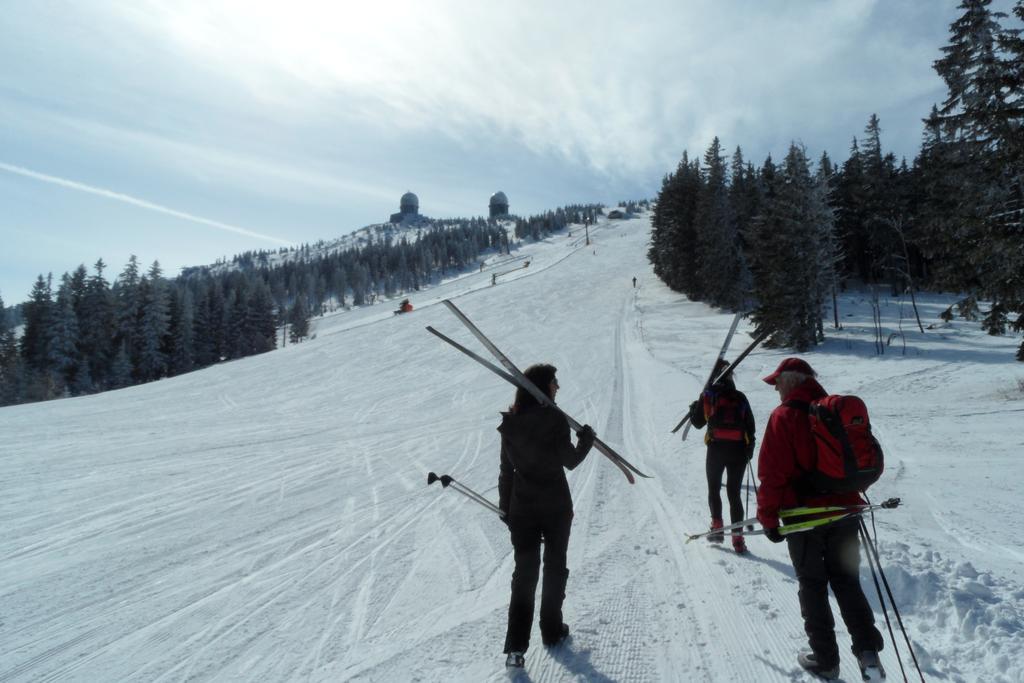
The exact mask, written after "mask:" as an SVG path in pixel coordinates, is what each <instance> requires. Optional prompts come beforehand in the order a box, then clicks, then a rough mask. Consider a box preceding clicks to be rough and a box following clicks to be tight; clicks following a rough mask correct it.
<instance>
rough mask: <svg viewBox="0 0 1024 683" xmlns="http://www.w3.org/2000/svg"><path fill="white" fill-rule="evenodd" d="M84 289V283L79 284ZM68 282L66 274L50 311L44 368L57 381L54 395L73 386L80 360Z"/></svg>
mask: <svg viewBox="0 0 1024 683" xmlns="http://www.w3.org/2000/svg"><path fill="white" fill-rule="evenodd" d="M83 285H84V283H83ZM72 288H73V284H72V278H71V276H70V275H68V274H67V273H64V276H63V277H62V278H61V283H60V286H59V287H58V288H57V299H56V301H55V304H54V307H53V318H52V323H51V325H52V328H51V329H52V334H51V336H50V345H49V348H48V349H47V354H48V355H49V363H48V365H49V366H50V367H51V368H52V369H53V371H54V373H55V378H59V379H60V381H59V382H58V388H57V391H58V392H60V393H63V389H64V387H68V386H71V385H72V384H74V382H75V376H76V374H77V373H78V369H79V365H80V363H81V357H80V355H79V351H78V338H79V333H78V316H77V315H76V314H75V307H74V301H73V300H74V294H73V291H72Z"/></svg>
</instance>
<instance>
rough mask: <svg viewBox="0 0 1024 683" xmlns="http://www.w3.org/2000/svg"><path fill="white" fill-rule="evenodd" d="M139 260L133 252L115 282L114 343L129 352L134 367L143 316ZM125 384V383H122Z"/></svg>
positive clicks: (136, 362)
mask: <svg viewBox="0 0 1024 683" xmlns="http://www.w3.org/2000/svg"><path fill="white" fill-rule="evenodd" d="M140 284H141V280H140V278H139V261H138V259H137V258H136V257H135V254H132V255H131V256H130V257H129V258H128V263H127V264H126V265H125V267H124V270H122V271H121V274H120V275H119V276H118V278H117V281H116V282H115V283H114V288H113V295H114V300H115V315H116V317H117V334H116V335H115V337H114V345H115V346H118V347H122V349H123V350H124V351H125V352H126V353H127V354H128V360H129V363H131V366H132V368H136V367H138V364H139V363H138V353H137V351H136V349H137V348H138V345H139V343H138V340H137V339H136V337H137V333H138V327H139V318H140V316H141V307H142V301H141V297H140V292H139V286H140ZM122 386H123V385H122Z"/></svg>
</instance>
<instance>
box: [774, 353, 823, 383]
mask: <svg viewBox="0 0 1024 683" xmlns="http://www.w3.org/2000/svg"><path fill="white" fill-rule="evenodd" d="M784 372H802V373H803V374H805V375H811V376H812V377H813V376H814V374H815V373H814V370H813V369H812V368H811V366H810V365H808V364H807V361H805V360H804V359H803V358H787V359H785V360H784V361H782V362H781V363H779V367H777V368H775V372H773V373H772V374H770V375H768V376H767V377H765V378H764V381H765V382H767V383H768V384H775V380H777V379H778V378H779V375H781V374H782V373H784Z"/></svg>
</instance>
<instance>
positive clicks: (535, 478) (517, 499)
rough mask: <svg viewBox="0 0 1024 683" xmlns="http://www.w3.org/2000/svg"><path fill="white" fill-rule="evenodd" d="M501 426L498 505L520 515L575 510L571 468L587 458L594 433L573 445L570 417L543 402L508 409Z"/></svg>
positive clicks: (503, 415) (507, 513)
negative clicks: (568, 472)
mask: <svg viewBox="0 0 1024 683" xmlns="http://www.w3.org/2000/svg"><path fill="white" fill-rule="evenodd" d="M498 431H499V432H501V471H500V474H499V475H498V507H499V508H500V509H501V511H502V512H503V513H504V514H505V515H506V518H507V517H508V515H516V514H546V513H558V512H572V496H571V495H570V493H569V482H568V481H566V479H565V470H566V469H570V470H571V469H574V468H575V467H576V466H577V465H579V464H580V463H581V462H583V459H584V458H585V457H587V453H588V452H589V451H590V447H591V446H592V445H593V439H592V437H591V438H589V439H585V438H583V437H582V436H581V438H580V439H579V444H578V445H577V446H573V445H572V441H571V440H570V439H569V433H570V432H569V423H568V422H567V421H566V419H565V416H564V415H562V414H561V413H560V412H559V411H558V410H556V409H555V408H551V407H547V406H540V405H535V406H530V407H528V408H525V409H522V410H520V411H518V412H516V413H512V412H508V413H502V421H501V424H500V425H499V426H498ZM581 434H582V432H581ZM590 434H593V432H592V431H591V432H590Z"/></svg>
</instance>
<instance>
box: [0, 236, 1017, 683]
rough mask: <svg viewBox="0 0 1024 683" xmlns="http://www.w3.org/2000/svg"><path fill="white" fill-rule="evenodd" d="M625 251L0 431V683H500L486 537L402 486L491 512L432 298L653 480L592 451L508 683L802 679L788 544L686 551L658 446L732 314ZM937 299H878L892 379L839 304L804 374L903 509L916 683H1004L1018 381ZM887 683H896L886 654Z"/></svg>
mask: <svg viewBox="0 0 1024 683" xmlns="http://www.w3.org/2000/svg"><path fill="white" fill-rule="evenodd" d="M648 232H649V224H648V220H647V218H645V217H642V218H639V219H634V220H629V221H604V220H602V221H601V222H600V223H599V224H598V225H597V226H596V227H595V228H594V229H592V231H591V234H592V236H593V238H594V240H595V244H594V245H593V246H592V247H586V246H583V245H580V244H579V243H578V241H577V239H575V238H572V239H570V238H567V237H565V236H564V235H562V236H557V237H553V238H550V239H549V240H547V241H546V242H543V243H540V244H536V245H524V246H523V248H522V250H521V253H522V254H526V255H528V256H529V260H530V262H531V263H530V265H529V267H526V268H522V269H521V270H519V271H517V272H515V273H511V274H509V275H507V276H504V277H503V278H502V279H501V281H500V282H499V283H498V284H497V285H496V286H492V285H491V272H489V271H488V272H482V273H470V274H467V275H465V276H463V277H461V278H459V279H456V280H453V281H451V282H448V283H446V284H444V285H442V286H440V287H436V288H433V289H430V290H426V291H423V292H421V293H418V294H417V295H415V296H413V297H412V302H413V304H415V306H416V310H415V311H414V312H413V313H412V314H407V315H402V316H393V315H392V314H391V310H390V309H391V308H392V307H390V306H376V307H367V308H363V309H358V310H354V311H352V312H348V313H339V314H337V315H335V316H333V317H328V318H323V319H318V321H317V323H316V325H317V326H316V328H315V332H316V335H317V336H316V339H314V340H312V341H309V342H305V343H302V344H299V345H295V346H291V345H290V346H288V347H287V348H286V349H283V350H280V351H276V352H273V353H268V354H264V355H261V356H256V357H252V358H247V359H244V360H241V361H236V362H232V363H226V364H222V365H219V366H215V367H212V368H209V369H206V370H203V371H201V372H196V373H192V374H189V375H184V376H181V377H177V378H174V379H169V380H164V381H160V382H156V383H152V384H147V385H142V386H138V387H133V388H130V389H124V390H120V391H113V392H109V393H105V394H101V395H97V396H89V397H82V398H75V399H68V400H61V401H52V402H49V403H43V404H35V405H23V406H15V407H8V408H3V409H0V435H2V438H0V442H2V443H3V448H2V450H0V521H2V529H3V533H2V534H0V605H2V608H0V680H2V681H50V680H65V681H67V680H71V681H183V680H237V681H293V680H294V681H340V680H358V681H388V682H390V681H411V680H419V681H453V680H455V681H486V680H499V681H500V680H506V679H505V676H506V674H505V672H504V666H503V661H504V658H503V656H502V655H501V649H502V642H503V638H504V629H505V611H506V608H507V604H508V603H507V601H508V590H509V581H510V578H511V573H512V556H511V552H510V551H511V546H510V544H509V540H508V533H507V531H506V529H505V527H504V526H503V525H502V524H501V523H500V522H499V521H498V519H497V518H496V517H494V516H492V515H490V514H489V513H488V512H487V511H485V510H484V509H483V508H482V507H479V506H477V505H474V504H473V503H472V502H470V501H468V500H467V499H465V498H463V497H461V496H459V495H458V494H457V493H455V492H454V491H451V490H442V489H441V488H440V487H438V486H437V485H435V486H431V487H428V486H427V485H426V475H427V472H429V471H434V472H437V473H447V474H451V475H453V476H455V477H456V478H457V479H458V480H459V481H461V482H462V483H463V484H465V485H467V486H471V487H473V488H475V489H477V490H478V491H481V492H482V493H484V494H485V495H486V496H488V497H489V498H491V499H492V500H496V499H497V492H496V483H497V472H498V438H497V437H498V434H497V432H496V431H495V427H496V426H497V423H498V411H499V410H502V409H504V408H505V407H506V406H507V405H508V404H509V403H510V402H511V400H512V396H513V388H512V387H510V386H508V385H506V384H505V383H503V382H502V381H501V380H499V379H498V378H496V377H495V376H494V375H491V374H490V373H488V372H487V371H486V370H484V369H483V368H481V367H480V366H478V365H476V364H475V363H473V362H472V361H470V360H469V359H467V358H465V357H464V356H462V355H461V354H459V353H458V352H457V351H455V350H453V349H451V348H449V347H447V346H446V345H444V344H443V343H442V342H441V341H439V340H438V339H436V338H435V337H433V336H432V335H430V334H428V333H427V332H426V331H425V330H424V328H425V326H427V325H431V326H433V327H435V328H437V329H438V330H440V331H441V332H444V333H446V334H448V335H450V336H452V337H454V338H455V339H457V340H459V341H460V342H462V343H464V344H465V345H467V346H469V347H470V348H472V349H474V350H481V352H483V351H482V349H481V348H480V346H479V344H477V343H476V340H475V339H473V338H472V337H471V336H470V335H469V334H468V333H467V332H466V331H465V330H464V329H463V328H462V326H461V325H460V324H459V322H458V321H457V320H456V319H455V318H454V317H453V316H452V315H451V314H450V313H449V312H448V311H447V310H446V309H445V307H444V306H441V305H437V303H438V302H439V301H440V299H442V298H445V297H451V298H453V299H455V300H456V302H457V303H458V305H459V306H460V307H461V308H462V310H463V311H465V312H466V313H467V314H468V315H469V316H470V317H471V318H472V319H473V320H474V321H475V322H476V323H477V324H478V325H479V326H480V328H481V329H482V330H483V331H484V332H485V333H487V334H489V335H490V336H491V338H492V339H494V341H495V342H496V343H497V344H498V345H499V346H500V347H502V349H504V350H505V351H506V352H507V353H508V354H509V356H510V357H511V358H512V359H513V360H514V361H516V362H517V363H518V364H519V365H520V366H521V367H522V366H526V365H528V364H530V363H532V362H536V361H548V362H551V363H553V364H554V365H556V366H557V367H558V368H559V380H560V383H561V390H560V392H559V396H558V399H559V403H560V405H562V406H563V408H565V409H566V410H567V411H568V412H569V413H570V414H572V415H574V416H575V417H576V418H577V419H579V420H580V421H581V422H587V423H589V424H591V425H593V426H594V427H595V429H596V430H597V433H598V435H599V436H600V437H601V438H602V439H604V440H605V441H606V442H608V443H609V444H610V445H612V446H613V447H615V448H617V449H618V450H619V451H620V452H621V453H622V454H623V455H625V456H626V457H627V458H628V459H630V460H631V461H633V462H634V463H635V464H636V465H637V466H638V467H640V468H641V469H643V470H644V471H646V472H648V473H649V474H652V475H653V476H654V478H653V479H645V480H639V481H638V482H637V483H636V485H634V486H630V485H629V484H628V483H627V482H626V480H625V479H624V478H623V476H622V475H621V473H620V472H619V471H618V470H617V469H616V468H614V467H613V466H612V465H611V464H610V463H609V462H608V461H607V460H606V459H604V458H603V457H602V456H601V455H600V454H598V453H597V452H596V451H595V452H592V454H591V455H590V456H589V457H588V458H587V460H586V461H585V462H584V463H583V464H582V465H581V466H580V467H579V468H578V469H577V470H575V471H574V472H572V473H570V475H569V480H570V484H571V486H572V489H573V496H574V499H575V503H576V518H575V521H574V525H573V532H572V539H571V541H570V545H569V567H570V570H571V572H572V573H571V576H570V578H569V586H568V591H567V593H568V598H567V600H566V604H565V615H566V620H567V621H568V623H569V624H570V625H571V627H572V629H573V635H572V638H571V641H570V642H569V643H568V644H566V645H564V646H562V647H559V648H556V649H553V650H550V651H548V650H545V649H544V648H543V647H540V646H539V635H538V634H537V633H536V631H535V632H534V637H533V642H534V643H535V645H534V646H533V647H532V648H531V650H530V651H529V652H528V653H527V668H526V673H525V675H524V676H522V677H521V678H520V680H533V681H566V680H578V681H637V682H639V681H742V682H750V681H758V682H770V681H809V680H811V679H810V677H809V676H807V675H806V674H804V673H802V672H801V671H800V670H799V669H798V667H797V666H796V662H795V657H796V653H797V651H798V650H799V649H801V648H802V647H804V644H805V641H804V635H803V626H802V621H801V619H800V614H799V607H798V604H797V596H796V583H795V580H794V578H793V571H792V568H791V566H790V563H789V558H788V555H787V553H786V549H785V546H784V545H781V546H780V545H772V544H770V543H768V542H767V541H766V540H764V539H763V538H754V539H752V540H751V542H750V548H751V552H750V554H749V555H747V556H745V557H740V556H737V555H735V554H734V553H733V552H732V551H731V549H728V550H726V549H724V548H723V547H718V546H711V545H709V544H706V543H703V542H701V543H691V544H685V543H684V540H685V533H686V532H691V533H692V532H696V531H700V530H702V529H704V528H706V526H707V524H708V512H707V503H706V485H705V479H704V447H703V444H702V443H701V440H700V438H699V436H700V435H699V434H696V435H694V434H691V437H690V438H689V439H688V440H687V441H686V442H685V443H681V442H680V441H679V439H678V437H677V436H675V435H670V434H669V429H670V428H671V427H672V425H673V424H675V422H676V421H677V420H678V419H679V418H680V417H681V416H682V414H683V411H684V410H685V407H686V406H687V404H688V403H689V402H690V401H691V400H692V399H693V398H695V397H696V395H697V393H698V392H699V389H700V386H701V384H702V382H703V381H704V379H705V376H706V374H707V372H708V369H709V364H710V363H711V361H712V359H713V357H714V355H715V353H716V351H717V348H718V346H719V345H720V343H721V340H722V338H723V336H724V334H725V330H726V329H727V327H728V324H729V322H730V319H731V316H730V315H729V314H727V313H724V312H721V311H716V310H711V309H709V308H708V307H706V306H704V305H703V304H697V303H692V302H689V301H687V300H686V299H685V298H683V297H682V296H681V295H678V294H676V293H673V292H671V291H669V290H667V289H666V288H665V287H664V286H663V285H662V284H661V283H660V282H658V281H657V280H656V279H655V278H654V276H653V275H652V274H651V272H650V268H649V266H648V264H647V262H646V258H645V254H646V250H647V242H648ZM633 276H636V277H637V278H638V279H639V286H638V287H637V288H635V289H634V288H633V287H632V282H631V279H632V277H633ZM953 298H954V297H953V296H926V297H924V300H923V301H922V302H921V307H922V315H923V317H924V318H925V324H931V323H935V324H936V328H935V329H930V330H928V331H927V332H926V333H925V334H923V335H922V334H920V333H919V332H917V330H916V327H915V326H914V325H913V323H912V321H911V318H910V316H911V315H912V314H911V313H910V311H909V308H908V306H909V304H908V303H907V302H903V303H902V304H901V303H900V302H897V301H887V302H885V305H884V307H883V311H882V312H883V316H884V320H883V322H884V324H885V325H886V329H887V332H893V331H895V330H896V329H897V326H898V321H899V319H900V317H901V315H902V327H903V330H904V331H905V332H906V352H905V354H904V353H903V349H902V344H900V342H899V341H898V340H897V341H894V343H893V346H891V347H889V348H888V349H887V350H886V354H885V355H884V356H876V355H875V354H874V350H873V345H872V339H873V336H872V331H871V329H870V327H869V325H870V320H871V314H870V309H869V307H868V302H867V301H866V300H865V298H864V297H863V296H862V295H859V294H849V295H846V296H843V297H842V299H841V301H840V309H841V314H842V315H843V316H844V317H843V324H844V329H843V330H840V331H834V330H831V329H829V330H828V333H829V340H828V341H827V343H826V344H824V345H823V346H822V347H820V348H819V349H817V350H815V351H814V352H813V353H812V354H808V355H807V358H808V360H809V361H810V363H811V364H812V365H813V366H814V367H815V369H816V370H818V372H819V374H820V375H821V377H820V379H821V381H822V383H823V384H824V386H825V387H826V388H827V389H829V390H830V391H832V392H843V393H856V394H858V395H860V396H861V397H862V398H864V399H865V400H866V401H867V403H868V405H869V407H870V408H871V411H872V418H873V420H874V422H875V424H876V429H877V432H878V435H879V438H880V440H881V442H882V444H883V446H884V448H885V450H886V453H887V473H886V475H885V476H884V477H883V479H882V480H881V481H880V482H879V483H878V484H877V485H876V486H875V487H874V488H873V489H872V491H871V493H872V495H873V498H875V499H879V500H880V499H882V498H886V497H889V496H900V497H902V499H903V501H904V506H903V507H901V508H900V509H897V510H894V511H886V512H882V513H879V515H878V516H877V524H878V536H879V545H880V551H881V553H882V559H883V568H884V570H885V572H886V575H887V576H888V578H889V581H890V583H891V584H892V587H893V590H894V592H895V594H896V597H897V601H898V606H899V607H900V609H901V612H902V615H903V619H904V622H905V624H906V626H907V629H908V631H909V633H910V635H911V637H912V638H913V641H914V643H915V645H916V649H917V654H918V657H919V659H920V661H921V664H922V668H923V669H924V673H925V676H926V678H927V679H928V680H937V681H985V682H987V683H988V682H993V681H997V682H998V681H1007V682H1008V681H1022V680H1024V563H1022V559H1024V525H1022V521H1024V514H1022V513H1021V512H1020V508H1019V505H1020V493H1019V489H1020V482H1021V481H1022V480H1024V460H1022V458H1021V455H1022V453H1024V428H1022V427H1024V419H1022V418H1024V366H1022V364H1020V363H1016V362H1014V361H1013V354H1014V349H1015V347H1016V345H1017V344H1019V340H1017V339H1013V338H1009V337H989V336H985V335H984V334H983V333H981V332H980V331H979V330H978V329H977V326H976V325H971V324H961V323H953V324H950V325H945V324H943V323H941V322H940V321H939V320H938V313H939V312H940V311H941V310H942V309H944V308H945V307H946V306H947V305H948V304H949V303H950V302H951V301H952V300H953ZM744 326H745V323H744V324H741V334H740V335H738V337H737V341H736V342H735V343H734V345H733V346H734V348H738V347H740V346H742V345H743V344H744V343H745V341H746V340H747V339H748V338H749V337H748V336H747V334H745V333H743V330H744ZM786 355H788V354H786V353H785V352H780V351H766V350H758V351H757V352H755V353H754V354H753V355H752V356H751V357H750V358H748V359H747V361H746V362H745V363H744V364H743V365H742V366H741V367H740V369H739V371H738V372H737V384H738V385H739V386H740V388H741V389H743V390H744V391H745V392H746V393H747V395H748V397H749V398H750V400H751V403H752V405H753V408H754V410H755V413H756V416H757V420H758V428H759V431H760V430H762V429H763V426H764V423H765V420H766V418H767V415H768V413H769V411H770V410H771V409H772V408H773V407H774V405H776V403H777V398H776V395H775V393H774V391H773V390H772V389H771V387H769V386H767V385H765V384H763V383H761V382H760V381H759V380H758V378H759V377H761V376H763V375H765V374H767V373H768V372H769V371H770V370H771V369H773V368H774V367H775V366H776V365H777V363H778V362H779V360H780V358H782V357H784V356H786ZM723 497H724V492H723ZM862 577H863V578H864V583H865V589H866V590H868V591H869V597H870V598H871V600H872V602H873V604H877V599H876V598H875V596H874V595H873V588H872V587H871V582H870V575H869V574H868V573H867V569H866V564H865V565H864V566H863V572H862ZM878 619H879V625H880V627H881V628H882V629H883V631H884V623H882V620H881V613H880V612H878ZM897 635H899V634H898V632H897ZM839 638H840V649H841V652H842V653H843V655H842V656H843V659H842V680H844V681H854V680H858V679H859V674H858V671H857V667H856V663H855V661H854V659H853V657H852V656H851V655H850V653H849V650H848V648H849V638H848V637H847V635H846V633H845V631H844V630H843V629H842V628H840V629H839ZM899 641H900V642H899V644H900V648H901V649H900V651H901V654H902V657H903V661H904V663H905V664H909V657H908V655H907V653H906V649H905V646H903V643H902V639H901V638H900V639H899ZM882 660H883V663H884V664H885V666H886V668H887V669H888V671H889V674H890V678H889V679H890V680H900V679H901V677H900V671H899V665H898V663H897V661H896V658H895V653H894V651H893V648H892V646H891V644H890V643H889V642H888V637H887V644H886V650H885V651H884V652H883V653H882ZM910 672H911V677H912V679H916V675H915V674H914V673H913V671H912V669H911V670H910Z"/></svg>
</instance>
